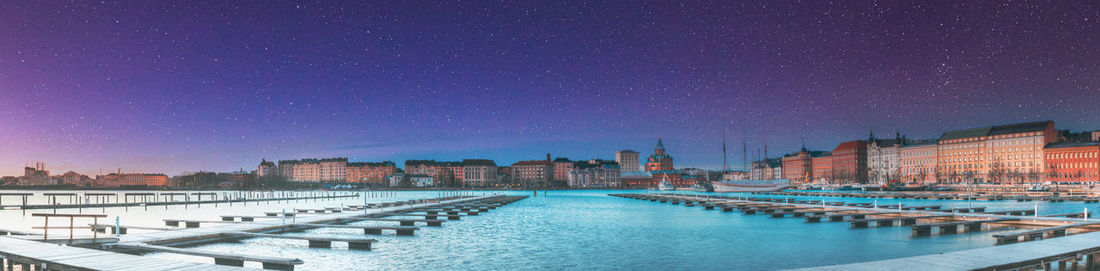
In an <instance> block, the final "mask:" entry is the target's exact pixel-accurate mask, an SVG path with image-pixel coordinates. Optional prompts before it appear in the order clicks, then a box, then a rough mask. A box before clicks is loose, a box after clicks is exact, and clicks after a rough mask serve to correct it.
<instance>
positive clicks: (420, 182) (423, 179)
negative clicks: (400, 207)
mask: <svg viewBox="0 0 1100 271" xmlns="http://www.w3.org/2000/svg"><path fill="white" fill-rule="evenodd" d="M407 177H408V178H409V184H411V185H412V186H415V187H432V186H435V185H436V183H435V178H434V177H432V176H428V175H424V174H413V175H408V176H407Z"/></svg>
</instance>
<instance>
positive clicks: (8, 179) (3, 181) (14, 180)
mask: <svg viewBox="0 0 1100 271" xmlns="http://www.w3.org/2000/svg"><path fill="white" fill-rule="evenodd" d="M13 184H19V177H15V176H4V177H0V185H13Z"/></svg>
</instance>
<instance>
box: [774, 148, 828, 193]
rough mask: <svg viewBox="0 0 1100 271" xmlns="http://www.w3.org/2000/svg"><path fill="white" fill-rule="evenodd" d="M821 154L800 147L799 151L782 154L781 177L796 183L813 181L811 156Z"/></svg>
mask: <svg viewBox="0 0 1100 271" xmlns="http://www.w3.org/2000/svg"><path fill="white" fill-rule="evenodd" d="M821 154H822V153H821V152H811V151H809V150H807V149H806V147H802V150H801V151H799V152H796V153H792V154H788V155H786V156H784V157H783V174H782V178H783V179H787V180H790V181H791V184H796V185H797V184H803V183H807V182H811V181H813V179H814V177H813V173H814V169H813V157H814V156H815V155H821Z"/></svg>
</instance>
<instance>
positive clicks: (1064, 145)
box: [1043, 141, 1100, 149]
mask: <svg viewBox="0 0 1100 271" xmlns="http://www.w3.org/2000/svg"><path fill="white" fill-rule="evenodd" d="M1092 146H1100V142H1096V141H1092V142H1062V143H1050V144H1047V145H1046V147H1043V148H1047V149H1059V148H1074V147H1092Z"/></svg>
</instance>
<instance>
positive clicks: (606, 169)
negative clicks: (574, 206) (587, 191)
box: [568, 160, 622, 187]
mask: <svg viewBox="0 0 1100 271" xmlns="http://www.w3.org/2000/svg"><path fill="white" fill-rule="evenodd" d="M621 178H622V173H621V171H620V168H619V163H617V162H612V161H602V160H590V161H588V162H587V163H577V164H576V165H575V167H573V169H572V170H570V171H569V179H568V184H569V187H618V186H620V185H621V182H622V179H621Z"/></svg>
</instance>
